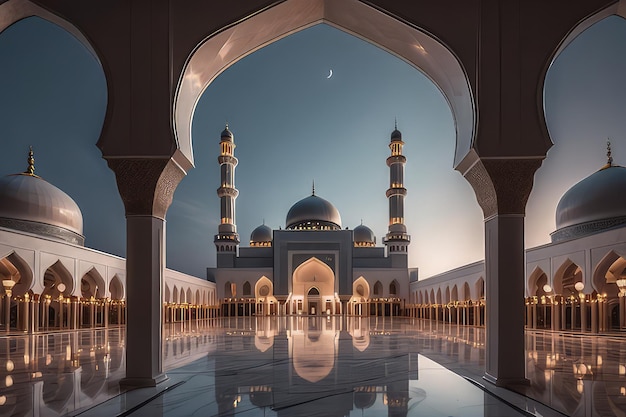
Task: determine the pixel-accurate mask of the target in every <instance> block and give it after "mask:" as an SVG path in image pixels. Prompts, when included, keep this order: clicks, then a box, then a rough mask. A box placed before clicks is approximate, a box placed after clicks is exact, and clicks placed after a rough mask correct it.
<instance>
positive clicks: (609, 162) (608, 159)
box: [600, 139, 613, 171]
mask: <svg viewBox="0 0 626 417" xmlns="http://www.w3.org/2000/svg"><path fill="white" fill-rule="evenodd" d="M612 166H613V157H612V156H611V139H607V141H606V165H604V166H603V167H602V168H600V171H602V170H603V169H607V168H611V167H612Z"/></svg>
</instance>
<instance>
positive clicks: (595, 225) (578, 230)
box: [550, 216, 626, 243]
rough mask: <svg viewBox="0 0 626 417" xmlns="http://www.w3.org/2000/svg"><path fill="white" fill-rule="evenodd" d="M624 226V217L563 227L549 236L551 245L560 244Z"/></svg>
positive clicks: (625, 217)
mask: <svg viewBox="0 0 626 417" xmlns="http://www.w3.org/2000/svg"><path fill="white" fill-rule="evenodd" d="M624 224H626V216H621V217H612V218H610V219H602V220H594V221H591V222H586V223H580V224H575V225H572V226H568V227H563V228H561V229H559V230H556V231H554V232H552V233H551V234H550V237H551V238H552V243H557V242H562V241H564V240H570V239H577V238H580V237H583V236H587V235H591V234H594V233H598V232H601V231H604V230H607V229H612V228H614V227H617V226H621V225H624Z"/></svg>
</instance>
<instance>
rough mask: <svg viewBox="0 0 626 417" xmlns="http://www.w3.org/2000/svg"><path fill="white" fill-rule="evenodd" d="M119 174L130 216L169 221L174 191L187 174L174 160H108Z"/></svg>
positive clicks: (127, 213) (120, 189) (116, 173)
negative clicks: (167, 219)
mask: <svg viewBox="0 0 626 417" xmlns="http://www.w3.org/2000/svg"><path fill="white" fill-rule="evenodd" d="M107 163H108V165H109V168H111V170H113V172H115V178H116V181H117V188H118V190H119V193H120V196H121V197H122V201H123V202H124V207H125V209H126V216H133V215H150V216H155V217H159V218H162V219H165V214H166V213H167V209H168V208H169V206H170V204H172V198H173V197H174V191H175V190H176V187H177V186H178V184H179V183H180V181H181V180H182V179H183V178H184V177H185V175H186V173H185V171H184V170H183V169H182V168H181V167H180V166H179V165H178V164H177V163H176V162H175V161H174V160H173V159H171V158H170V159H165V158H159V159H138V158H125V159H117V158H116V159H108V160H107Z"/></svg>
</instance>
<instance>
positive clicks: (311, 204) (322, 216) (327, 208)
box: [285, 194, 341, 230]
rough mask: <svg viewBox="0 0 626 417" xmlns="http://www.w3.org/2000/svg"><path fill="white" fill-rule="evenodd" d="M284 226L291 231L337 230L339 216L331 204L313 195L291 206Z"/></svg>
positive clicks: (339, 227)
mask: <svg viewBox="0 0 626 417" xmlns="http://www.w3.org/2000/svg"><path fill="white" fill-rule="evenodd" d="M285 224H286V225H287V229H292V230H293V229H310V230H339V229H341V216H340V215H339V211H338V210H337V209H336V208H335V206H333V205H332V203H330V202H329V201H327V200H324V199H323V198H321V197H318V196H316V195H315V194H313V195H311V196H309V197H306V198H303V199H302V200H300V201H298V202H297V203H296V204H294V205H293V206H291V208H290V209H289V212H288V213H287V220H286V222H285Z"/></svg>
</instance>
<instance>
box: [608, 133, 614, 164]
mask: <svg viewBox="0 0 626 417" xmlns="http://www.w3.org/2000/svg"><path fill="white" fill-rule="evenodd" d="M606 164H607V165H608V166H612V165H613V157H612V156H611V139H607V141H606Z"/></svg>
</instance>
